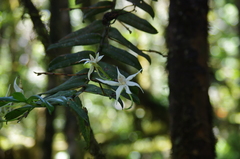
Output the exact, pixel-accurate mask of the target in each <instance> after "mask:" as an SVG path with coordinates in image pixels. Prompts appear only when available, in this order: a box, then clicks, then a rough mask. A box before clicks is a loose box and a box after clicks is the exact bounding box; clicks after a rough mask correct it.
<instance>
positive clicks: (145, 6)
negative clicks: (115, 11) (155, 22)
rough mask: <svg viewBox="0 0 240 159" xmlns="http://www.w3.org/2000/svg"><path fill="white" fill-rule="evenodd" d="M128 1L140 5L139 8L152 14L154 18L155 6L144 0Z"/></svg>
mask: <svg viewBox="0 0 240 159" xmlns="http://www.w3.org/2000/svg"><path fill="white" fill-rule="evenodd" d="M127 1H129V2H132V3H133V5H136V6H138V7H139V8H141V9H142V10H144V11H146V12H147V13H148V14H150V15H151V17H152V18H154V11H153V8H152V7H151V6H150V5H149V4H147V3H146V2H144V1H143V0H127Z"/></svg>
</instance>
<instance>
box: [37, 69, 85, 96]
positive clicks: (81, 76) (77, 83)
mask: <svg viewBox="0 0 240 159" xmlns="http://www.w3.org/2000/svg"><path fill="white" fill-rule="evenodd" d="M87 73H88V69H83V70H81V71H80V72H78V73H77V74H78V75H77V76H72V77H71V78H69V79H68V80H67V81H65V82H64V83H62V84H60V85H58V86H57V87H55V88H53V89H50V90H48V91H46V92H44V93H42V94H50V95H52V94H54V93H56V92H59V91H65V90H69V89H76V88H79V87H81V86H84V85H85V83H86V79H87Z"/></svg>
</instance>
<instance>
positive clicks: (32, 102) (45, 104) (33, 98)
mask: <svg viewBox="0 0 240 159" xmlns="http://www.w3.org/2000/svg"><path fill="white" fill-rule="evenodd" d="M36 100H40V101H41V102H40V103H39V102H38V101H36ZM27 103H28V104H30V105H33V106H36V104H40V105H41V106H42V107H46V108H47V109H48V111H49V113H50V114H51V113H52V112H53V110H54V106H53V105H52V104H50V103H49V102H48V101H46V100H44V99H43V98H42V97H41V96H38V95H33V96H31V97H29V98H28V99H27Z"/></svg>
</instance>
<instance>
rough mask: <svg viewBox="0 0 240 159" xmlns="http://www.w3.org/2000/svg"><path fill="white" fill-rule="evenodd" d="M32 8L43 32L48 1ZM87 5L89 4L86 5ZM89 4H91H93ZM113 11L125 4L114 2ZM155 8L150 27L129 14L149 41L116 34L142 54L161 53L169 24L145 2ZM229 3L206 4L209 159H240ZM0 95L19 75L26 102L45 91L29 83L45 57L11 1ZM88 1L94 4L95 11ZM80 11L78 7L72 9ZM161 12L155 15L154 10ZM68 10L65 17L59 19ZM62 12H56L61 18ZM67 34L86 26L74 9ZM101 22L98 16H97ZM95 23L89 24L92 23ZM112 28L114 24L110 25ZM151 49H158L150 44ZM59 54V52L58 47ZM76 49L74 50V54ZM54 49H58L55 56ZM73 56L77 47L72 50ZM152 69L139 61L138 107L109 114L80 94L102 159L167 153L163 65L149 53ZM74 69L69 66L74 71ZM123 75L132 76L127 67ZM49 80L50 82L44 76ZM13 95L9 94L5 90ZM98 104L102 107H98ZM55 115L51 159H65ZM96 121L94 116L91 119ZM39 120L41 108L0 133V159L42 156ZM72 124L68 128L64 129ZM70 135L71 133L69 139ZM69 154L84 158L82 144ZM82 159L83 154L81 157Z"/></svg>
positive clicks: (95, 99)
mask: <svg viewBox="0 0 240 159" xmlns="http://www.w3.org/2000/svg"><path fill="white" fill-rule="evenodd" d="M33 2H34V5H35V6H36V7H37V8H38V10H39V13H40V15H41V20H43V23H44V25H45V26H46V27H47V28H49V27H50V26H48V25H49V21H50V15H51V12H50V8H49V6H50V4H49V1H33ZM88 2H90V1H88ZM92 2H93V1H92ZM118 2H120V6H122V5H123V4H125V2H126V4H129V5H130V4H131V3H127V1H124V0H123V1H120V0H118ZM145 2H146V3H148V4H151V5H152V4H154V5H152V6H153V8H154V9H155V11H156V12H155V13H156V16H155V18H154V20H152V18H151V16H150V15H149V14H146V13H144V12H142V10H141V9H138V10H137V12H136V13H135V14H136V15H141V17H144V18H146V19H148V20H149V21H151V23H152V24H153V25H154V26H155V27H156V28H157V30H158V32H159V33H158V34H157V35H154V36H153V35H151V36H148V35H147V34H145V33H143V34H142V33H141V32H140V31H139V32H138V31H136V30H135V29H132V28H131V27H130V26H128V27H129V28H130V29H131V31H132V34H129V32H128V31H127V30H126V29H125V28H124V27H122V26H121V25H120V27H121V33H122V34H123V35H124V36H126V37H127V38H128V39H130V40H131V41H132V42H133V43H134V44H136V45H137V46H139V48H141V49H152V50H160V51H163V52H164V53H165V52H166V51H165V50H166V49H164V48H165V39H164V35H163V34H164V28H165V27H166V25H167V24H168V16H167V14H168V12H167V10H168V1H165V0H161V1H158V2H157V3H153V2H152V1H147V0H146V1H145ZM235 2H237V1H233V0H217V1H210V3H209V5H210V8H211V10H209V13H208V18H209V22H210V23H209V43H210V50H211V51H210V59H209V65H210V66H211V76H210V78H211V86H210V89H209V95H210V97H211V98H210V99H211V103H212V105H213V108H214V112H215V114H216V118H215V120H214V125H215V126H214V128H213V129H214V133H215V135H216V137H217V139H218V143H217V145H216V153H217V156H218V158H219V159H225V158H239V155H240V154H239V151H238V149H239V142H238V141H239V126H238V124H239V123H240V120H239V119H240V118H239V92H240V90H239V85H238V83H239V82H238V79H239V60H238V59H239V58H238V56H239V51H238V49H237V48H238V46H239V40H238V39H239V38H238V37H239V36H238V34H237V30H238V29H237V27H238V26H239V23H238V21H239V20H238V19H239V16H238V14H239V10H238V9H237V7H236V5H235ZM0 3H1V4H0V32H1V35H0V45H1V46H0V75H1V78H0V86H1V89H0V94H1V96H5V95H6V92H7V88H8V86H9V84H13V81H14V79H15V77H16V75H19V78H18V80H19V79H21V81H22V82H21V83H22V86H23V88H24V93H25V94H26V96H30V95H32V94H34V93H38V92H43V91H45V86H46V85H47V82H46V80H44V78H46V76H36V75H34V74H33V72H34V71H46V69H45V68H46V63H45V62H46V61H47V60H46V58H45V54H44V53H45V51H44V49H43V47H42V46H43V45H42V44H41V43H40V42H39V41H38V40H37V39H38V37H39V35H37V34H35V32H34V31H33V27H32V26H33V25H32V22H31V19H30V15H29V14H27V13H26V12H24V13H25V14H24V16H22V15H23V11H24V8H23V6H22V5H19V3H18V1H17V0H11V1H7V0H3V1H0ZM74 3H75V2H74V1H73V0H69V4H70V6H74V7H75V4H74ZM94 3H95V2H93V4H94ZM79 7H80V6H79ZM159 8H161V9H159ZM65 11H66V12H68V10H64V12H65ZM62 12H63V11H61V12H59V14H61V13H62ZM69 13H70V17H71V26H72V28H73V30H77V29H79V28H83V27H85V26H86V25H87V24H88V23H86V22H88V21H85V23H82V19H81V17H82V16H79V15H81V14H82V13H81V12H80V10H78V9H75V10H71V11H69ZM97 18H101V16H97ZM93 19H95V17H93ZM117 24H119V23H118V22H117V23H115V24H114V25H117ZM156 42H157V43H156ZM62 49H63V48H62ZM78 49H79V48H78ZM60 50H61V49H60ZM73 50H74V51H76V50H77V48H74V49H73ZM149 56H150V57H151V60H152V63H151V65H149V64H148V63H147V62H146V60H144V59H143V58H139V59H140V62H141V65H142V66H143V67H144V68H145V69H144V70H143V74H142V75H139V77H140V78H137V79H136V80H137V81H138V82H140V84H141V86H142V87H143V88H144V94H140V95H141V97H140V98H141V104H140V105H135V107H134V109H131V110H128V111H118V110H116V109H115V108H112V107H111V105H112V103H111V102H107V101H108V100H105V99H104V98H102V97H99V96H94V95H93V96H92V95H86V96H84V97H83V98H82V99H84V105H86V106H87V109H88V113H89V116H90V119H91V121H93V122H91V124H92V127H93V128H94V133H95V136H96V139H97V141H98V142H100V143H101V147H102V150H103V152H105V153H106V154H107V157H108V158H114V159H116V158H124V159H125V158H133V159H134V158H144V159H147V158H153V159H154V158H157V159H159V158H163V159H166V158H168V157H169V154H170V153H169V152H170V151H169V150H170V147H171V144H170V141H169V137H168V114H167V113H166V112H167V109H168V100H167V96H168V86H167V83H166V81H167V77H166V76H167V73H166V72H165V62H166V58H163V57H161V56H159V55H157V54H155V53H149ZM80 69H81V68H80V67H79V65H78V66H74V69H73V70H74V71H79V70H80ZM127 70H130V72H131V71H133V70H132V68H128V69H127ZM51 77H53V76H51ZM57 78H58V79H60V80H61V81H63V80H65V79H68V77H66V76H61V77H57ZM11 92H13V88H11ZM103 99H104V100H103ZM64 113H65V112H64V111H63V110H62V109H59V108H58V109H57V110H56V115H55V118H54V120H53V125H54V130H56V131H55V133H54V136H53V144H52V145H53V146H52V148H53V149H52V150H53V151H52V152H53V157H55V158H57V159H58V158H61V159H63V158H67V157H68V156H70V152H67V142H66V141H65V137H66V136H65V135H64V133H63V129H64V128H63V125H64V123H65V124H67V125H68V123H67V122H65V120H68V118H65V117H64ZM96 114H97V115H96ZM44 121H45V117H44V114H43V112H42V109H37V110H35V111H32V112H31V113H30V114H29V115H28V117H27V118H26V119H24V120H22V121H21V123H16V124H15V122H11V123H10V122H9V123H8V124H7V125H4V127H3V128H2V129H1V131H0V156H1V157H0V158H3V157H2V156H3V155H4V153H5V154H9V155H12V158H13V157H14V158H20V159H21V158H22V157H21V156H24V157H25V158H38V157H39V154H41V153H42V152H41V151H40V148H39V143H41V142H39V141H42V137H43V130H44V127H45V124H44V123H45V122H44ZM70 123H72V124H73V126H75V125H74V122H70ZM69 134H70V133H69ZM71 138H72V140H74V144H75V145H76V146H74V144H69V146H72V147H73V148H74V147H76V148H77V150H79V148H78V147H81V148H80V149H81V150H83V151H84V149H83V147H84V142H83V140H82V139H79V138H74V135H72V136H71ZM81 154H83V155H84V156H85V157H86V156H88V157H90V156H89V154H88V153H87V152H86V151H85V152H81Z"/></svg>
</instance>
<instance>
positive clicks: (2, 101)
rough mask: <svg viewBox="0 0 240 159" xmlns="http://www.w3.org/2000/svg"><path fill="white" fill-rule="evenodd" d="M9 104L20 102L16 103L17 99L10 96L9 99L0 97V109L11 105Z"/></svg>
mask: <svg viewBox="0 0 240 159" xmlns="http://www.w3.org/2000/svg"><path fill="white" fill-rule="evenodd" d="M11 102H13V103H19V102H21V101H18V100H17V99H15V98H13V97H12V96H10V97H0V107H1V106H4V105H6V104H8V103H11Z"/></svg>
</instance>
